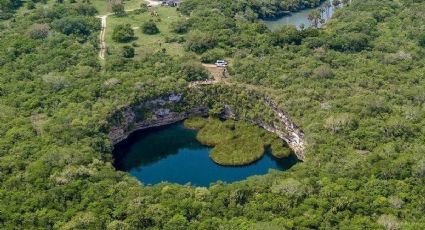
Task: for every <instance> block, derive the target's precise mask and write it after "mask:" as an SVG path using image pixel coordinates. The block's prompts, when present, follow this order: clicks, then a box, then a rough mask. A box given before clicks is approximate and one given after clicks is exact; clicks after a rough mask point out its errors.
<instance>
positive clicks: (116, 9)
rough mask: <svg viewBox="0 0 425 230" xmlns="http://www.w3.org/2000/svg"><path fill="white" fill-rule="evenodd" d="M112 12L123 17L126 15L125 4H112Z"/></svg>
mask: <svg viewBox="0 0 425 230" xmlns="http://www.w3.org/2000/svg"><path fill="white" fill-rule="evenodd" d="M111 8H112V12H113V13H114V14H115V15H116V16H118V17H122V16H124V15H125V10H124V5H123V4H120V3H119V4H113V5H112V7H111Z"/></svg>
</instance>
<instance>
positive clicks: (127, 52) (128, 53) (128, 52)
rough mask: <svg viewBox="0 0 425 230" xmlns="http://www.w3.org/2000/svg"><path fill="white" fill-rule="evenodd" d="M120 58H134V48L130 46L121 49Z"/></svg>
mask: <svg viewBox="0 0 425 230" xmlns="http://www.w3.org/2000/svg"><path fill="white" fill-rule="evenodd" d="M122 56H123V57H125V58H132V57H134V48H133V47H131V46H123V47H122Z"/></svg>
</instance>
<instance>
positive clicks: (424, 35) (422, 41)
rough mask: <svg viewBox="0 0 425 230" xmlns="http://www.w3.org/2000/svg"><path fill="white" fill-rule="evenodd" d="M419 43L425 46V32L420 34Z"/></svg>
mask: <svg viewBox="0 0 425 230" xmlns="http://www.w3.org/2000/svg"><path fill="white" fill-rule="evenodd" d="M418 43H419V45H420V46H422V47H424V48H425V33H421V34H419V35H418Z"/></svg>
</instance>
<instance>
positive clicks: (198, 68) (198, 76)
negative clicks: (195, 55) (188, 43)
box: [181, 62, 208, 81]
mask: <svg viewBox="0 0 425 230" xmlns="http://www.w3.org/2000/svg"><path fill="white" fill-rule="evenodd" d="M181 73H182V75H183V78H184V79H185V80H186V81H199V80H205V79H207V78H208V72H207V70H205V69H204V67H202V65H201V64H199V63H194V62H188V63H185V64H183V65H182V67H181Z"/></svg>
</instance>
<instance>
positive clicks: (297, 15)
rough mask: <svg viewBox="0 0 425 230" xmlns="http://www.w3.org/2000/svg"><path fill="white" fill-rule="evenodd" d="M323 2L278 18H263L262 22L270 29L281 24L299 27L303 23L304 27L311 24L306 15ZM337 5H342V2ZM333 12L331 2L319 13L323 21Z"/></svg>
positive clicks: (276, 27)
mask: <svg viewBox="0 0 425 230" xmlns="http://www.w3.org/2000/svg"><path fill="white" fill-rule="evenodd" d="M325 2H326V1H325ZM325 2H323V3H322V4H321V5H320V6H318V7H316V8H312V9H306V10H301V11H299V12H294V13H292V14H291V15H287V16H283V17H281V18H279V19H275V20H265V21H263V22H264V23H265V24H266V25H267V27H269V28H270V29H271V30H275V29H278V28H279V27H281V26H283V25H289V26H295V27H297V28H300V26H301V25H304V26H305V27H309V26H312V23H311V22H310V21H309V20H308V15H309V14H310V13H311V12H312V11H314V10H317V9H319V8H320V7H322V6H323V5H324V3H325ZM327 2H330V3H332V0H329V1H327ZM339 7H342V4H341V5H340V6H339ZM334 12H335V8H334V7H333V6H332V4H331V7H330V8H329V9H327V10H326V11H325V12H323V13H322V14H321V15H322V19H324V20H325V21H327V20H328V19H330V18H331V17H332V15H333V14H334Z"/></svg>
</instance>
